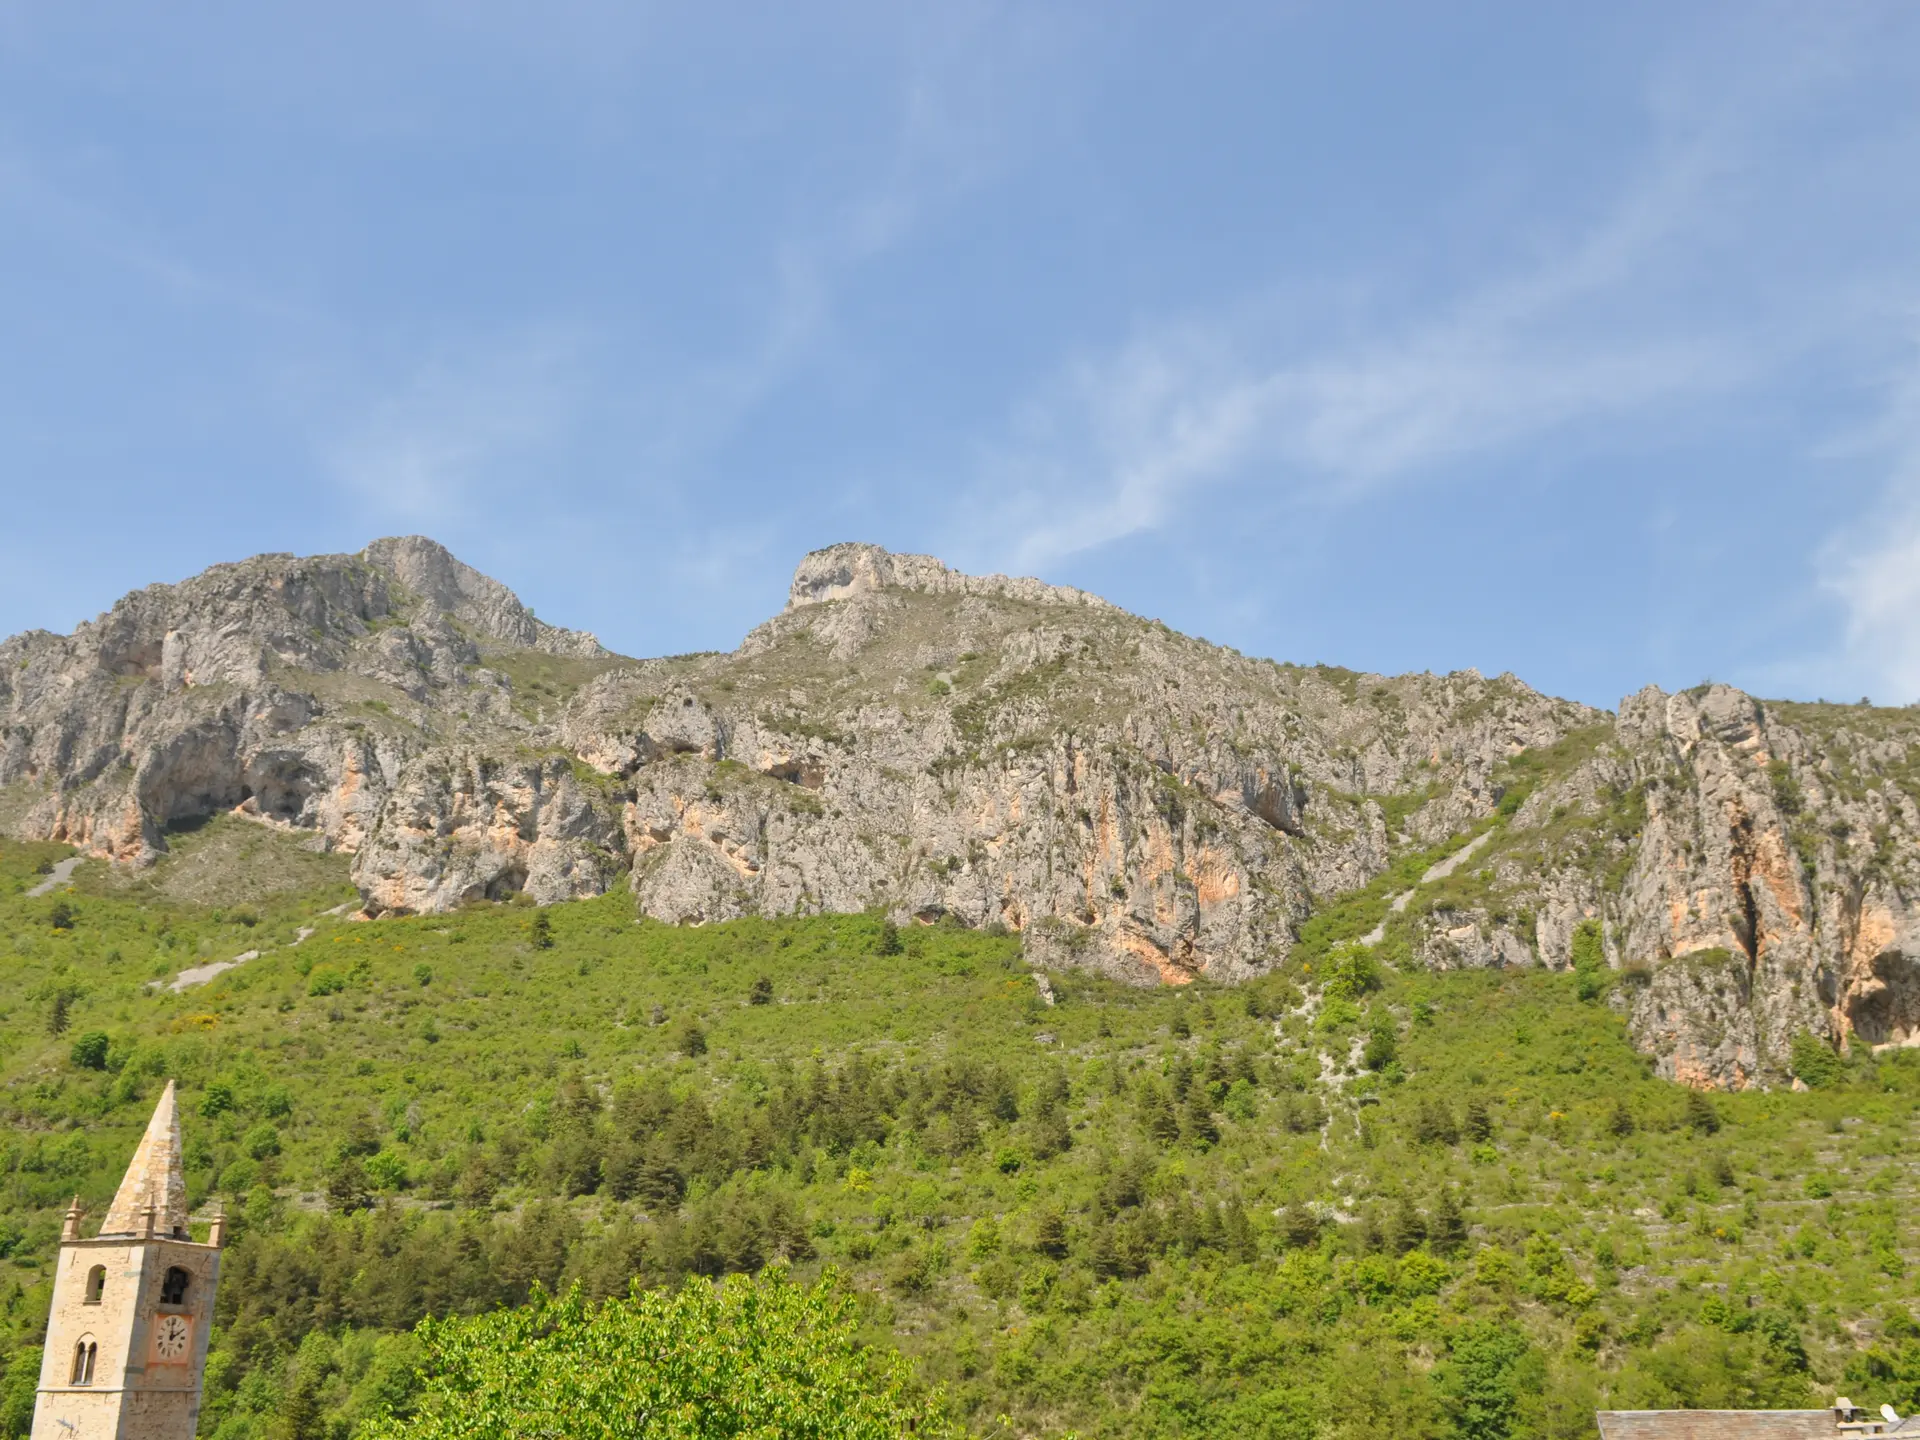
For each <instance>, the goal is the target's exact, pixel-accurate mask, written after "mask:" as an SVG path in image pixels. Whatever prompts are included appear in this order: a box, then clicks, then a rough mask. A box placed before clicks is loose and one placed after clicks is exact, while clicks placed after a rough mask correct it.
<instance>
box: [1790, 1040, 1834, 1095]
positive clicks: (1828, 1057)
mask: <svg viewBox="0 0 1920 1440" xmlns="http://www.w3.org/2000/svg"><path fill="white" fill-rule="evenodd" d="M1788 1064H1789V1065H1790V1066H1791V1067H1792V1069H1793V1073H1794V1074H1795V1075H1796V1076H1798V1077H1799V1078H1800V1080H1801V1081H1802V1082H1804V1083H1805V1084H1806V1086H1807V1087H1808V1088H1809V1089H1812V1090H1824V1089H1826V1088H1828V1087H1829V1086H1832V1085H1837V1084H1839V1083H1840V1082H1841V1081H1842V1080H1843V1079H1845V1078H1846V1073H1847V1062H1846V1061H1845V1060H1843V1059H1841V1058H1840V1056H1839V1055H1838V1054H1836V1053H1835V1052H1834V1051H1833V1049H1832V1048H1831V1047H1830V1046H1828V1045H1826V1044H1823V1043H1822V1042H1821V1041H1820V1040H1818V1039H1816V1038H1815V1037H1814V1036H1813V1035H1812V1034H1810V1033H1809V1032H1807V1031H1805V1030H1802V1031H1801V1032H1800V1033H1799V1034H1798V1035H1795V1036H1794V1037H1793V1045H1792V1048H1791V1050H1790V1051H1789V1058H1788Z"/></svg>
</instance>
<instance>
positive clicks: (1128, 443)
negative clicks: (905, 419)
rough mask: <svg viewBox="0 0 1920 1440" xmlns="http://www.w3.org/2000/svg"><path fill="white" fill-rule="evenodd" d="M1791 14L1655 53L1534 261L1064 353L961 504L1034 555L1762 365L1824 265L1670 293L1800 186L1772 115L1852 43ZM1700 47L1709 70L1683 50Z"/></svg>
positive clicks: (1486, 450)
mask: <svg viewBox="0 0 1920 1440" xmlns="http://www.w3.org/2000/svg"><path fill="white" fill-rule="evenodd" d="M1839 28H1840V29H1841V30H1845V29H1846V27H1844V26H1843V27H1839ZM1804 29H1805V27H1800V26H1789V27H1788V30H1789V31H1790V32H1791V34H1790V37H1789V38H1791V39H1792V41H1793V43H1792V44H1786V43H1780V44H1775V45H1772V46H1770V47H1748V48H1750V49H1751V52H1752V53H1748V48H1743V47H1741V46H1733V47H1731V49H1730V50H1729V53H1727V54H1722V53H1720V51H1719V50H1717V49H1716V50H1715V51H1714V58H1713V60H1712V61H1711V62H1708V61H1704V60H1701V59H1699V57H1697V56H1695V57H1692V58H1691V59H1689V60H1687V61H1686V62H1685V63H1682V62H1681V61H1679V60H1675V61H1673V62H1672V63H1670V64H1668V65H1666V66H1665V67H1664V68H1660V69H1658V70H1657V72H1656V73H1654V74H1653V75H1652V76H1651V77H1650V79H1649V81H1648V86H1647V102H1646V103H1647V110H1648V113H1649V116H1650V118H1651V121H1652V129H1653V139H1652V141H1651V142H1650V144H1649V146H1648V149H1647V152H1646V155H1645V158H1644V159H1643V162H1642V163H1641V165H1640V166H1639V168H1638V170H1637V172H1635V173H1634V174H1633V176H1632V178H1630V179H1629V181H1628V182H1627V183H1625V184H1624V185H1623V186H1622V188H1621V190H1620V192H1619V193H1618V195H1617V196H1616V198H1615V201H1614V203H1613V204H1612V206H1611V207H1610V208H1609V209H1608V210H1606V211H1605V212H1604V213H1603V214H1602V215H1601V217H1600V218H1599V219H1598V220H1597V221H1595V222H1593V223H1591V224H1590V226H1589V227H1588V228H1587V230H1586V231H1585V233H1584V234H1576V235H1575V236H1574V237H1573V238H1572V239H1571V240H1569V241H1567V242H1565V243H1562V244H1560V245H1558V246H1557V247H1555V248H1554V250H1553V251H1552V252H1551V253H1550V254H1544V255H1542V256H1539V257H1538V258H1536V259H1534V260H1533V261H1532V262H1531V263H1523V264H1520V265H1518V266H1514V267H1512V268H1509V269H1508V270H1507V272H1506V273H1496V274H1493V275H1491V276H1489V277H1486V278H1484V279H1483V280H1482V281H1481V283H1480V284H1479V285H1478V286H1477V287H1469V288H1467V289H1465V290H1464V291H1460V290H1456V291H1455V292H1454V293H1453V294H1451V295H1442V296H1441V297H1439V298H1438V299H1436V300H1435V301H1433V302H1430V303H1428V304H1427V305H1426V306H1425V307H1424V308H1423V309H1421V310H1418V311H1414V312H1411V313H1403V314H1401V315H1398V316H1396V317H1393V318H1391V319H1388V320H1385V321H1381V320H1378V319H1368V320H1365V321H1363V322H1361V324H1360V326H1359V327H1358V328H1359V329H1360V331H1361V333H1360V335H1359V338H1357V339H1356V338H1352V335H1351V331H1350V330H1349V332H1348V333H1342V334H1339V335H1337V336H1336V337H1335V338H1327V335H1326V333H1324V332H1323V333H1314V332H1313V331H1312V330H1311V329H1310V328H1309V327H1305V326H1302V325H1301V324H1299V323H1297V322H1295V323H1290V324H1280V323H1275V322H1273V321H1271V320H1264V321H1263V320H1261V319H1258V318H1255V319H1254V320H1251V321H1249V320H1248V319H1247V318H1246V317H1247V316H1249V315H1253V316H1255V317H1258V316H1259V315H1260V314H1261V313H1262V311H1263V310H1270V309H1271V308H1272V307H1271V306H1268V305H1267V304H1266V303H1265V302H1264V301H1263V300H1262V298H1261V297H1257V296H1246V297H1242V303H1240V304H1239V305H1238V306H1236V307H1233V308H1231V309H1226V308H1216V309H1214V310H1211V311H1209V312H1206V313H1203V314H1200V315H1197V316H1185V317H1180V318H1178V319H1175V320H1171V321H1166V322H1163V323H1159V324H1152V325H1148V326H1146V327H1144V328H1143V329H1141V330H1140V331H1139V332H1138V333H1137V334H1136V335H1134V336H1133V337H1132V338H1130V339H1129V340H1127V341H1126V342H1125V343H1123V344H1122V345H1120V346H1119V347H1117V348H1116V349H1115V350H1114V351H1112V352H1110V353H1108V354H1105V355H1099V356H1094V357H1090V358H1082V359H1079V360H1077V361H1075V362H1074V363H1072V364H1070V365H1068V366H1066V367H1065V368H1064V369H1063V371H1062V372H1060V373H1059V374H1058V375H1056V377H1055V378H1054V379H1053V380H1052V381H1051V382H1050V383H1049V384H1048V385H1047V386H1046V387H1044V389H1043V391H1042V392H1041V393H1040V394H1039V395H1038V396H1037V397H1035V398H1034V399H1033V400H1032V401H1031V402H1030V403H1029V404H1028V405H1027V406H1026V407H1025V408H1024V410H1023V412H1022V413H1021V414H1020V415H1019V416H1018V417H1017V419H1016V422H1015V423H1014V425H1013V426H1012V427H1011V436H1010V438H1008V439H1006V440H1004V441H1002V442H999V443H996V444H994V445H992V446H991V447H989V449H988V451H987V454H986V457H985V459H984V461H983V462H982V464H981V466H980V471H979V476H978V480H977V484H976V485H975V487H974V488H973V490H972V492H971V493H970V494H969V495H968V496H967V508H968V509H969V510H972V511H974V512H975V513H992V514H994V515H995V516H996V519H997V521H1000V522H1007V521H1011V522H1013V523H998V524H997V525H996V537H997V536H1007V535H1011V536H1016V537H1018V538H1016V539H1013V540H1011V541H1006V540H1000V539H998V538H991V539H983V540H982V541H981V543H980V548H981V549H983V550H986V551H989V552H991V554H992V558H994V559H995V560H996V561H1003V562H1006V563H1011V564H1013V565H1015V566H1017V567H1019V568H1022V569H1035V568H1041V567H1044V566H1047V565H1049V564H1051V563H1054V562H1057V561H1058V560H1060V559H1062V558H1063V557H1066V556H1070V555H1073V554H1077V553H1081V552H1085V551H1088V550H1092V549H1096V548H1098V547H1101V546H1104V545H1108V544H1111V543H1113V542H1115V541H1118V540H1121V539H1124V538H1126V537H1128V536H1132V535H1137V534H1141V533H1144V532H1151V531H1154V530H1157V529H1159V528H1160V527H1162V526H1163V525H1165V524H1166V523H1168V522H1169V520H1170V519H1171V518H1172V517H1173V516H1175V515H1176V514H1177V513H1179V511H1180V510H1181V508H1182V507H1183V505H1184V504H1185V503H1186V502H1187V501H1188V500H1189V499H1190V498H1191V497H1193V496H1195V495H1196V494H1197V493H1199V492H1202V491H1205V490H1206V489H1207V488H1208V487H1213V486H1220V485H1225V484H1233V483H1257V484H1259V485H1260V486H1262V487H1264V488H1266V489H1268V490H1272V491H1279V492H1282V493H1291V494H1294V495H1298V496H1303V497H1310V498H1311V499H1313V500H1315V501H1319V502H1332V503H1341V502H1345V501H1351V500H1355V499H1358V498H1360V497H1362V496H1364V495H1366V494H1369V493H1371V492H1374V491H1377V490H1378V489H1379V488H1381V487H1382V486H1385V485H1388V484H1392V483H1405V482H1407V481H1410V480H1412V479H1414V478H1416V477H1422V476H1426V475H1431V474H1438V473H1440V472H1442V471H1444V470H1445V469H1446V468H1447V467H1449V466H1452V465H1457V462H1459V461H1461V460H1464V459H1468V458H1473V457H1480V456H1490V455H1493V454H1496V453H1498V452H1502V451H1508V450H1512V449H1515V448H1517V447H1519V446H1521V445H1522V444H1524V443H1525V442H1529V441H1533V440H1537V439H1539V438H1540V437H1543V436H1545V435H1548V434H1551V433H1554V432H1558V431H1562V430H1564V429H1568V428H1570V427H1574V426H1579V425H1590V424H1592V423H1594V422H1614V421H1618V420H1619V419H1620V418H1621V417H1624V416H1629V415H1632V416H1636V417H1645V416H1650V415H1652V414H1654V413H1656V412H1659V411H1660V410H1661V409H1662V407H1670V406H1672V405H1674V404H1676V403H1678V402H1691V401H1696V400H1698V399H1700V398H1702V397H1705V396H1710V395H1715V394H1721V393H1726V392H1731V391H1735V390H1738V389H1741V388H1742V387H1749V386H1751V385H1752V384H1753V383H1754V382H1755V381H1756V380H1758V379H1760V378H1762V377H1765V376H1767V375H1769V374H1772V373H1775V372H1777V371H1778V370H1779V369H1780V367H1781V366H1783V365H1784V364H1786V363H1787V362H1789V361H1790V360H1792V359H1793V358H1794V357H1795V356H1796V355H1799V354H1802V353H1804V352H1805V351H1806V350H1807V349H1808V348H1809V347H1810V346H1811V345H1813V344H1815V343H1818V340H1817V337H1818V336H1819V335H1820V334H1821V332H1822V329H1823V327H1825V328H1828V329H1830V328H1831V327H1832V325H1833V324H1834V323H1835V322H1834V320H1833V319H1832V312H1834V311H1836V310H1837V309H1838V305H1837V304H1830V303H1827V302H1832V301H1835V300H1836V294H1837V287H1838V286H1839V284H1840V283H1841V282H1840V281H1839V278H1838V277H1835V276H1827V277H1824V281H1823V283H1827V293H1826V294H1825V295H1824V297H1823V296H1821V295H1809V294H1804V293H1797V292H1795V291H1794V289H1793V287H1791V286H1788V287H1778V286H1776V287H1772V288H1770V289H1768V290H1767V291H1764V292H1761V293H1757V294H1753V295H1749V296H1747V297H1745V299H1746V301H1747V302H1748V303H1746V304H1745V305H1735V306H1726V307H1720V308H1715V307H1713V306H1710V305H1698V304H1690V303H1686V302H1687V301H1688V300H1690V299H1691V298H1692V296H1691V293H1690V292H1692V291H1695V290H1698V289H1699V288H1702V287H1703V286H1705V287H1708V288H1710V287H1711V286H1712V283H1713V280H1714V269H1715V267H1716V266H1717V265H1721V264H1724V262H1725V259H1726V258H1727V257H1728V256H1737V255H1739V254H1740V253H1741V252H1742V251H1743V250H1744V249H1746V248H1748V247H1747V243H1746V242H1747V241H1748V240H1749V238H1750V236H1751V235H1752V234H1753V233H1755V227H1761V228H1762V230H1763V231H1764V233H1767V234H1769V235H1770V234H1772V233H1776V232H1778V231H1779V230H1780V228H1781V227H1782V226H1791V225H1792V224H1793V222H1794V218H1795V217H1794V216H1792V215H1791V214H1786V213H1774V211H1771V210H1769V209H1768V207H1769V206H1773V207H1780V206H1783V205H1788V204H1791V203H1792V202H1790V201H1785V200H1781V199H1779V198H1777V197H1773V196H1770V195H1766V194H1764V193H1760V192H1764V190H1765V186H1764V185H1755V184H1754V177H1755V173H1756V170H1757V169H1758V168H1762V167H1761V161H1762V160H1763V159H1764V158H1765V156H1766V152H1767V151H1768V149H1769V147H1770V146H1772V145H1774V144H1775V143H1777V141H1778V136H1777V135H1776V134H1771V133H1769V132H1770V131H1772V130H1774V129H1775V128H1777V127H1778V125H1779V124H1780V123H1781V121H1782V117H1783V116H1786V115H1788V114H1791V113H1793V112H1794V110H1795V107H1797V106H1799V105H1802V104H1803V103H1805V102H1806V101H1807V100H1808V98H1809V97H1810V96H1812V95H1814V93H1815V92H1818V91H1820V90H1821V89H1822V88H1823V87H1825V88H1831V87H1832V86H1833V85H1834V84H1836V83H1837V82H1839V81H1843V80H1844V77H1845V74H1846V71H1847V64H1848V57H1849V53H1850V52H1849V48H1848V47H1849V45H1851V44H1854V43H1855V42H1856V41H1857V37H1854V36H1852V35H1850V34H1836V33H1826V32H1822V33H1820V34H1816V35H1811V36H1809V35H1806V34H1803V33H1802V31H1803V30H1804ZM1773 38H1774V39H1775V40H1778V39H1779V36H1778V35H1777V34H1776V35H1774V36H1773ZM1816 41H1817V42H1818V43H1815V42H1816ZM1705 48H1707V49H1713V48H1714V47H1705ZM1733 52H1738V53H1733ZM1702 53H1704V50H1703V52H1702ZM1706 64H1711V66H1712V67H1714V69H1715V73H1714V75H1713V77H1712V83H1710V84H1709V83H1704V82H1703V80H1702V77H1701V76H1700V75H1699V74H1697V73H1693V69H1690V68H1689V67H1690V66H1692V67H1693V68H1694V69H1697V68H1698V67H1699V66H1700V65H1706ZM1829 282H1831V283H1829ZM1823 307H1824V309H1825V310H1826V311H1827V312H1828V317H1827V318H1825V319H1823V318H1821V311H1822V309H1823Z"/></svg>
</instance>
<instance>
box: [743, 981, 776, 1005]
mask: <svg viewBox="0 0 1920 1440" xmlns="http://www.w3.org/2000/svg"><path fill="white" fill-rule="evenodd" d="M747 1003H748V1004H749V1005H771V1004H772V1003H773V981H772V980H770V979H768V978H767V977H766V976H765V975H762V976H760V977H759V978H758V979H756V980H755V981H754V982H753V985H752V986H751V987H750V988H749V989H748V991H747Z"/></svg>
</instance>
